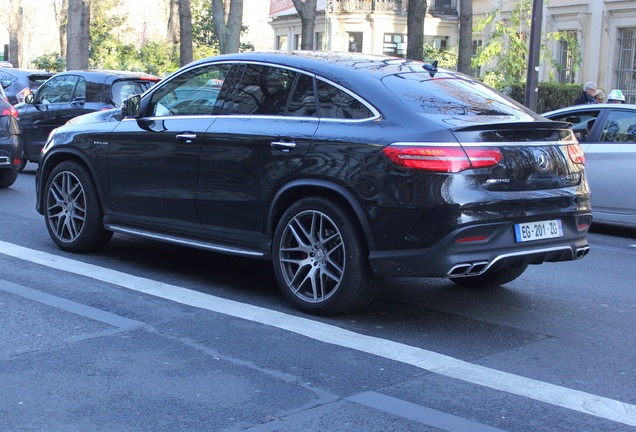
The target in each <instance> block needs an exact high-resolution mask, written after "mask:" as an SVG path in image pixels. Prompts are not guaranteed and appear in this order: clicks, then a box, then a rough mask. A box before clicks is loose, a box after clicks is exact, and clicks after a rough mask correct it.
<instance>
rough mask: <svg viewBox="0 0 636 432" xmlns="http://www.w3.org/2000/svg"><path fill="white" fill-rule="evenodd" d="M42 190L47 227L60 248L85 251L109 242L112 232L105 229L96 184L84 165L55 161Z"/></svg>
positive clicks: (95, 248)
mask: <svg viewBox="0 0 636 432" xmlns="http://www.w3.org/2000/svg"><path fill="white" fill-rule="evenodd" d="M44 192H45V194H46V195H45V198H44V205H45V208H44V218H45V220H46V228H47V229H48V231H49V235H50V236H51V238H52V239H53V241H54V242H55V244H56V245H57V246H58V247H59V248H60V249H62V250H65V251H68V252H88V251H94V250H97V249H100V248H102V247H103V246H105V245H106V243H108V241H109V240H110V238H111V237H112V235H113V233H112V231H107V230H105V229H104V226H103V218H104V213H103V211H102V206H101V204H100V202H99V195H98V193H97V188H96V187H95V183H94V182H93V179H92V178H91V176H90V175H89V174H88V171H87V170H86V169H85V168H84V167H83V166H81V165H80V164H78V163H77V162H72V161H66V162H62V163H61V164H59V165H57V166H56V167H55V168H54V169H53V171H52V172H51V175H50V176H49V178H48V180H47V182H46V186H45V188H44Z"/></svg>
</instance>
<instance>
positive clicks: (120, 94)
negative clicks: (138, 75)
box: [111, 80, 157, 106]
mask: <svg viewBox="0 0 636 432" xmlns="http://www.w3.org/2000/svg"><path fill="white" fill-rule="evenodd" d="M156 83H157V81H153V80H120V81H115V82H114V83H113V87H112V91H111V93H112V98H113V102H115V105H117V106H121V104H122V102H123V101H124V100H126V99H128V98H129V97H131V96H132V95H136V94H141V93H143V92H145V91H146V90H148V89H149V88H150V87H152V86H153V85H155V84H156Z"/></svg>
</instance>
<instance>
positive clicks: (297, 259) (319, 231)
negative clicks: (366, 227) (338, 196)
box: [272, 197, 378, 315]
mask: <svg viewBox="0 0 636 432" xmlns="http://www.w3.org/2000/svg"><path fill="white" fill-rule="evenodd" d="M272 252H273V253H272V256H273V261H274V271H275V273H276V278H277V279H278V283H279V285H280V287H281V289H282V290H283V292H284V293H285V295H286V296H287V298H289V300H291V302H292V303H293V304H294V305H295V306H296V307H297V308H298V309H300V310H302V311H303V312H306V313H310V314H315V315H331V314H336V313H342V312H350V311H353V310H356V309H359V308H361V307H364V306H366V305H367V304H369V303H370V302H371V301H373V299H374V298H375V297H376V295H377V289H376V286H377V282H378V279H377V278H375V276H374V275H373V273H372V271H371V268H370V265H369V260H368V255H369V252H368V248H367V246H366V242H365V241H364V239H363V236H362V233H361V231H360V227H359V224H358V222H357V220H356V219H355V218H354V217H353V216H352V215H351V213H350V212H348V211H346V210H345V209H344V208H343V207H342V206H340V205H338V204H336V203H334V202H332V201H329V200H326V199H323V198H318V197H315V198H305V199H302V200H299V201H297V202H296V203H294V204H293V205H292V206H291V207H289V209H287V211H286V212H285V213H284V214H283V216H282V217H281V219H280V222H279V223H278V227H277V228H276V233H275V235H274V243H273V251H272Z"/></svg>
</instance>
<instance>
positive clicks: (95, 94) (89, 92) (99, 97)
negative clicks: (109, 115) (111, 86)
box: [84, 81, 110, 103]
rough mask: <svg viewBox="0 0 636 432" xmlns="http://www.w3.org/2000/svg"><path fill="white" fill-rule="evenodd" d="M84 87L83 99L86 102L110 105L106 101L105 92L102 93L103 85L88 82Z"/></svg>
mask: <svg viewBox="0 0 636 432" xmlns="http://www.w3.org/2000/svg"><path fill="white" fill-rule="evenodd" d="M85 87H86V89H85V91H84V97H85V98H86V102H102V103H110V101H109V100H108V99H107V92H106V91H104V87H105V85H104V84H101V83H96V82H95V81H89V82H87V83H86V84H85Z"/></svg>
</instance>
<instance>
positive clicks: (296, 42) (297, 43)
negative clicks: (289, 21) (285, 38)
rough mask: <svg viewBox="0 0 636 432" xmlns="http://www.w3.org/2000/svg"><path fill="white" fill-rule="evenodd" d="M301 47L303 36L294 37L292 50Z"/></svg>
mask: <svg viewBox="0 0 636 432" xmlns="http://www.w3.org/2000/svg"><path fill="white" fill-rule="evenodd" d="M302 45H303V35H299V34H297V35H294V49H295V50H300V49H301V48H302Z"/></svg>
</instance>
